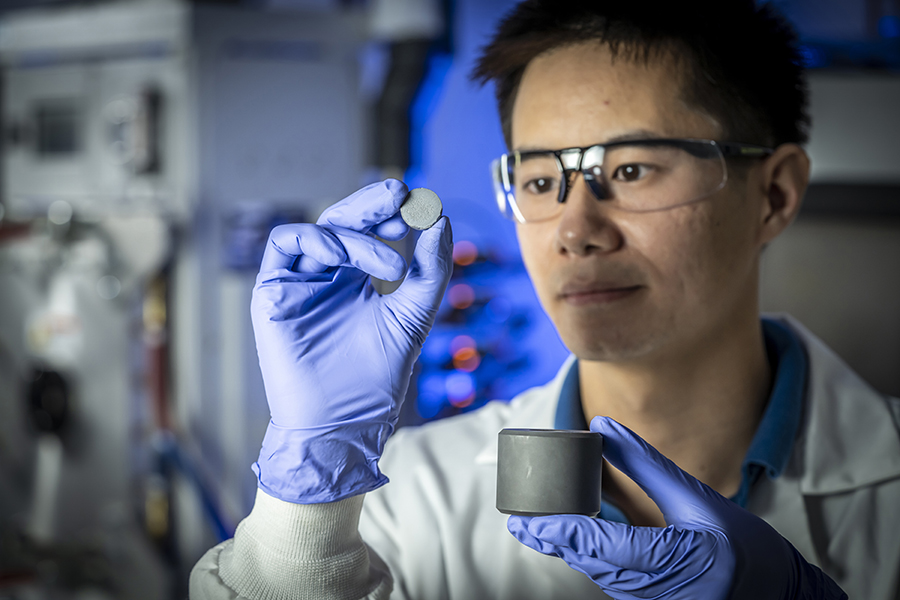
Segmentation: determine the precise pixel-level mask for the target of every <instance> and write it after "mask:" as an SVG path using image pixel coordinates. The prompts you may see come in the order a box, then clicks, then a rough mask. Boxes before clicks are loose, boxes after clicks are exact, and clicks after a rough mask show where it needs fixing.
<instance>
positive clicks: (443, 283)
mask: <svg viewBox="0 0 900 600" xmlns="http://www.w3.org/2000/svg"><path fill="white" fill-rule="evenodd" d="M452 273H453V231H452V228H451V227H450V220H449V219H447V217H441V218H440V219H439V220H438V222H437V223H435V225H434V226H433V227H431V228H430V229H426V230H425V231H424V232H423V233H422V234H421V235H420V236H419V239H418V241H417V243H416V249H415V251H414V252H413V258H412V262H411V263H410V268H409V273H408V274H407V276H406V279H405V280H404V281H403V283H402V284H401V285H400V287H399V288H398V289H397V291H396V292H394V293H393V294H391V295H390V296H388V297H387V298H386V300H387V301H388V302H389V303H391V304H393V303H394V302H407V301H412V302H413V303H416V304H420V305H425V306H428V307H433V308H435V309H437V307H438V305H439V304H440V302H441V298H443V297H444V291H445V290H446V289H447V282H449V281H450V275H451V274H452Z"/></svg>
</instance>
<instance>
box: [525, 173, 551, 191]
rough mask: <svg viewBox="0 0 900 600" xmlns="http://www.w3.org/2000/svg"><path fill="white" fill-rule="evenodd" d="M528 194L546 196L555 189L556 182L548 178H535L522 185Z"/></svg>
mask: <svg viewBox="0 0 900 600" xmlns="http://www.w3.org/2000/svg"><path fill="white" fill-rule="evenodd" d="M524 188H525V190H526V191H527V192H528V193H529V194H535V195H537V194H548V193H550V192H552V191H554V190H555V189H556V180H555V179H551V178H549V177H537V178H535V179H532V180H530V181H527V182H526V183H525V185H524Z"/></svg>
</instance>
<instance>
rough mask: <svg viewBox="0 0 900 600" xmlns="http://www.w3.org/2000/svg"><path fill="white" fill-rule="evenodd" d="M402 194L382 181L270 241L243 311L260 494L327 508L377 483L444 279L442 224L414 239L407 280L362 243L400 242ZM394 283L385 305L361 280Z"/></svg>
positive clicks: (402, 188)
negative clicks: (256, 400) (253, 384)
mask: <svg viewBox="0 0 900 600" xmlns="http://www.w3.org/2000/svg"><path fill="white" fill-rule="evenodd" d="M406 193H407V188H406V185H405V184H403V183H401V182H400V181H397V180H393V179H389V180H387V181H385V182H381V183H376V184H373V185H370V186H368V187H366V188H364V189H362V190H360V191H358V192H356V193H355V194H353V195H351V196H349V197H348V198H345V199H344V200H342V201H340V202H338V203H337V204H335V205H334V206H332V207H330V208H329V209H327V210H326V211H325V212H324V213H323V214H322V216H321V217H320V218H319V220H318V221H317V223H316V224H315V225H312V224H293V225H281V226H279V227H276V228H275V229H273V230H272V232H271V234H270V235H269V241H268V243H267V245H266V251H265V255H264V256H263V259H262V265H261V266H260V272H259V275H258V276H257V279H256V286H255V287H254V289H253V299H252V301H251V307H250V310H251V317H252V320H253V331H254V333H255V335H256V349H257V352H258V354H259V364H260V368H261V370H262V375H263V381H264V383H265V388H266V399H267V400H268V403H269V410H270V412H271V415H272V420H271V421H270V423H269V427H268V429H267V430H266V436H265V439H264V440H263V444H262V449H261V450H260V453H259V460H258V461H257V463H256V464H254V465H253V470H254V471H255V472H256V474H257V478H258V481H259V487H260V488H261V489H262V490H263V491H265V492H266V493H267V494H269V495H271V496H274V497H276V498H279V499H281V500H285V501H287V502H293V503H297V504H315V503H322V502H333V501H336V500H341V499H343V498H348V497H350V496H355V495H357V494H361V493H364V492H367V491H371V490H373V489H375V488H377V487H379V486H381V485H383V484H384V483H386V482H387V478H386V477H385V476H384V475H383V474H382V473H381V472H380V471H379V469H378V459H379V458H380V457H381V452H382V450H383V448H384V443H385V441H386V440H387V439H388V437H389V436H390V435H391V433H392V432H393V430H394V425H395V424H396V422H397V417H398V414H399V410H400V403H401V402H402V401H403V398H404V397H405V395H406V388H407V386H408V385H409V378H410V375H411V373H412V368H413V363H414V362H415V360H416V358H418V356H419V352H420V350H421V348H422V343H423V342H424V341H425V337H426V336H427V335H428V332H429V330H430V329H431V326H432V324H433V323H434V318H435V315H436V314H437V310H438V306H439V305H440V302H441V298H442V297H443V295H444V290H445V289H446V287H447V282H448V280H449V279H450V273H451V271H452V252H453V240H452V234H451V231H450V223H449V221H448V220H447V219H446V218H442V219H441V220H440V221H438V223H437V224H436V225H435V226H434V227H432V228H431V229H429V230H427V231H425V232H423V233H422V234H421V236H420V237H419V240H418V243H417V245H416V249H415V252H414V253H413V260H412V264H411V265H410V268H409V271H408V272H407V268H406V262H405V261H404V259H403V257H402V256H400V255H399V254H398V253H397V252H395V251H394V250H393V249H391V248H390V247H389V246H387V245H386V244H384V243H383V242H380V241H378V240H376V239H375V237H374V236H373V235H372V234H378V235H380V236H381V237H383V238H385V239H390V240H397V239H400V238H402V237H403V236H405V235H406V234H407V233H408V231H409V229H408V227H407V226H406V224H405V223H404V222H403V221H402V220H401V218H400V215H399V213H398V211H399V209H400V205H401V204H402V203H403V199H404V198H405V197H406ZM404 274H406V280H405V281H404V282H403V283H402V284H401V285H400V287H399V289H397V290H396V291H395V292H394V293H393V294H390V295H387V296H382V295H379V294H378V293H377V292H375V290H374V289H373V288H372V286H371V285H370V283H369V275H372V276H373V277H378V278H380V279H384V280H388V281H396V280H398V279H400V278H402V277H403V275H404Z"/></svg>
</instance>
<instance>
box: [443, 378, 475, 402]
mask: <svg viewBox="0 0 900 600" xmlns="http://www.w3.org/2000/svg"><path fill="white" fill-rule="evenodd" d="M446 386H447V397H448V398H449V399H450V402H462V401H463V400H466V399H468V398H471V397H472V395H473V394H474V393H475V380H474V379H473V378H472V376H471V375H470V374H468V373H461V372H458V371H457V372H453V373H451V374H450V375H448V376H447V382H446Z"/></svg>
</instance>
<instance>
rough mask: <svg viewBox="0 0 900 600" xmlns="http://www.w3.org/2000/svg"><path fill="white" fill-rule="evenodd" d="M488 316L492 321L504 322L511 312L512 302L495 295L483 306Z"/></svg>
mask: <svg viewBox="0 0 900 600" xmlns="http://www.w3.org/2000/svg"><path fill="white" fill-rule="evenodd" d="M484 308H485V310H486V311H487V314H488V317H489V318H490V319H491V321H493V322H494V323H506V321H507V319H509V316H510V315H511V314H512V304H510V302H509V300H507V299H506V298H504V297H503V296H497V297H496V298H494V299H493V300H491V301H490V302H488V303H487V306H485V307H484Z"/></svg>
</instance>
